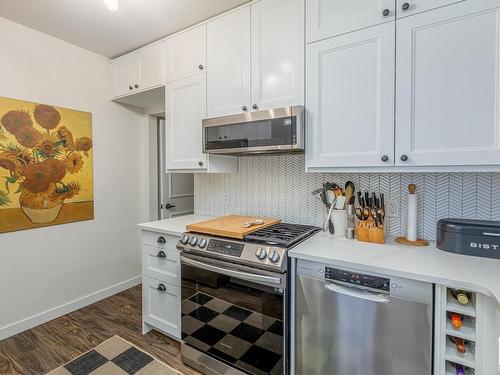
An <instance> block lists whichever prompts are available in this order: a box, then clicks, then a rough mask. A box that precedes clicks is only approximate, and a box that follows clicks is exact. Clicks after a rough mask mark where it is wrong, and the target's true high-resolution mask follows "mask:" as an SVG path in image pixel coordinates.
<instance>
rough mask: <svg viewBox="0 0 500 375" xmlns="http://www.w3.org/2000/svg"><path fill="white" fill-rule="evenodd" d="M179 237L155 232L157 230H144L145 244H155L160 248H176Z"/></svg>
mask: <svg viewBox="0 0 500 375" xmlns="http://www.w3.org/2000/svg"><path fill="white" fill-rule="evenodd" d="M178 240H179V238H178V237H175V236H169V235H168V234H162V233H155V232H147V231H143V232H142V243H143V245H149V246H154V247H156V248H158V249H167V250H175V249H176V245H177V241H178Z"/></svg>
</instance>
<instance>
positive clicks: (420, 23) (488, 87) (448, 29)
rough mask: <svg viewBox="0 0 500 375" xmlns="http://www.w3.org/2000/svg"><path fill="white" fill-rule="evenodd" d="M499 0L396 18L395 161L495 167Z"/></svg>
mask: <svg viewBox="0 0 500 375" xmlns="http://www.w3.org/2000/svg"><path fill="white" fill-rule="evenodd" d="M499 30H500V1H498V0H485V1H466V2H463V3H460V4H456V5H451V6H447V7H444V8H440V9H436V10H433V11H430V12H425V13H421V14H418V15H415V16H412V17H407V18H404V19H401V20H398V21H397V32H396V35H397V43H396V47H397V48H396V50H397V55H396V66H397V75H396V81H397V91H396V103H397V116H396V165H399V166H440V165H448V166H453V165H498V164H500V117H499V116H498V114H499V113H500V102H499V101H498V98H499V97H500V74H499V72H500V59H499V56H500V55H499V53H500V32H499Z"/></svg>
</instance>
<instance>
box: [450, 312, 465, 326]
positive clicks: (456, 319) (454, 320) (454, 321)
mask: <svg viewBox="0 0 500 375" xmlns="http://www.w3.org/2000/svg"><path fill="white" fill-rule="evenodd" d="M450 320H451V325H452V326H453V328H455V329H461V328H462V325H463V323H462V316H461V315H460V314H455V313H453V314H451V315H450Z"/></svg>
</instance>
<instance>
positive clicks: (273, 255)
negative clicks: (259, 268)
mask: <svg viewBox="0 0 500 375" xmlns="http://www.w3.org/2000/svg"><path fill="white" fill-rule="evenodd" d="M269 260H270V261H271V262H273V263H277V262H278V261H279V260H280V254H279V253H278V252H277V251H276V250H273V251H272V252H271V254H269Z"/></svg>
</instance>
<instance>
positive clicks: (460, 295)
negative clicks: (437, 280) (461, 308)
mask: <svg viewBox="0 0 500 375" xmlns="http://www.w3.org/2000/svg"><path fill="white" fill-rule="evenodd" d="M451 295H452V296H453V298H455V299H456V300H457V301H458V302H459V303H460V304H462V305H467V304H468V303H469V301H470V300H471V299H472V293H471V292H467V291H465V290H460V289H452V290H451Z"/></svg>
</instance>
